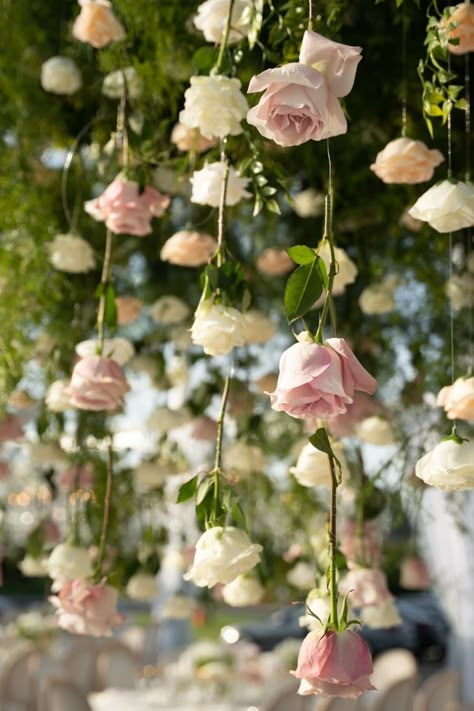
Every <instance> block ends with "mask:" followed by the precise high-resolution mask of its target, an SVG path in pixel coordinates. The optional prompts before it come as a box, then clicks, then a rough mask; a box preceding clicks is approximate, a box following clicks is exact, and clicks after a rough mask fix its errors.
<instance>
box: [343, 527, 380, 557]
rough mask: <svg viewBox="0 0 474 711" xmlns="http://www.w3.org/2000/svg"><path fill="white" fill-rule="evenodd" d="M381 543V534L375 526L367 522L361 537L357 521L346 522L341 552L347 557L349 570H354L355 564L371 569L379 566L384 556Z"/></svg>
mask: <svg viewBox="0 0 474 711" xmlns="http://www.w3.org/2000/svg"><path fill="white" fill-rule="evenodd" d="M380 543H381V541H380V534H379V533H378V531H377V529H376V528H375V526H374V525H373V524H371V523H368V522H365V523H364V526H363V529H362V533H361V535H359V534H358V532H357V525H356V523H355V521H347V520H346V521H345V522H344V525H343V527H342V535H341V542H340V545H339V550H340V551H341V553H343V554H344V555H345V557H346V561H347V565H348V567H349V568H353V567H354V564H355V563H359V565H368V566H370V567H373V566H377V565H379V563H380V559H381V555H382V551H381V547H380Z"/></svg>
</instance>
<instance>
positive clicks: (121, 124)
mask: <svg viewBox="0 0 474 711" xmlns="http://www.w3.org/2000/svg"><path fill="white" fill-rule="evenodd" d="M122 78H123V92H122V96H121V98H120V103H119V105H118V108H117V132H116V146H117V148H118V145H117V144H118V142H119V141H120V146H121V153H122V155H121V163H122V168H123V171H124V173H125V175H127V170H128V133H127V122H126V119H127V98H128V87H127V78H126V76H125V73H124V72H123V71H122Z"/></svg>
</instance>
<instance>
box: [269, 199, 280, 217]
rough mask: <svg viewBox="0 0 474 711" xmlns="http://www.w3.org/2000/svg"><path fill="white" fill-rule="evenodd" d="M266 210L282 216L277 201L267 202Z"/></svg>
mask: <svg viewBox="0 0 474 711" xmlns="http://www.w3.org/2000/svg"><path fill="white" fill-rule="evenodd" d="M265 208H266V209H267V210H268V211H269V212H273V213H275V215H281V210H280V206H279V204H278V203H277V201H276V200H267V201H266V203H265Z"/></svg>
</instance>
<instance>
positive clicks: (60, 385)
mask: <svg viewBox="0 0 474 711" xmlns="http://www.w3.org/2000/svg"><path fill="white" fill-rule="evenodd" d="M68 387H69V380H55V381H54V383H51V385H50V386H49V388H48V392H47V393H46V398H45V400H46V407H47V408H48V410H49V411H50V412H66V410H72V409H74V407H73V405H71V400H70V399H69V395H66V393H65V390H66V388H68Z"/></svg>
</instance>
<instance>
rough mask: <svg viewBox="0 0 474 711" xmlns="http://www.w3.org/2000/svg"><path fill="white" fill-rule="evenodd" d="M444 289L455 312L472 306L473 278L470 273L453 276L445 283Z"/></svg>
mask: <svg viewBox="0 0 474 711" xmlns="http://www.w3.org/2000/svg"><path fill="white" fill-rule="evenodd" d="M445 289H446V295H447V297H448V298H449V300H450V302H451V305H452V307H453V309H454V310H455V311H460V310H461V309H467V308H471V307H472V306H473V305H474V278H473V276H472V274H471V273H470V272H465V273H464V274H453V276H452V277H450V278H449V279H448V281H447V282H446V286H445Z"/></svg>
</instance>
